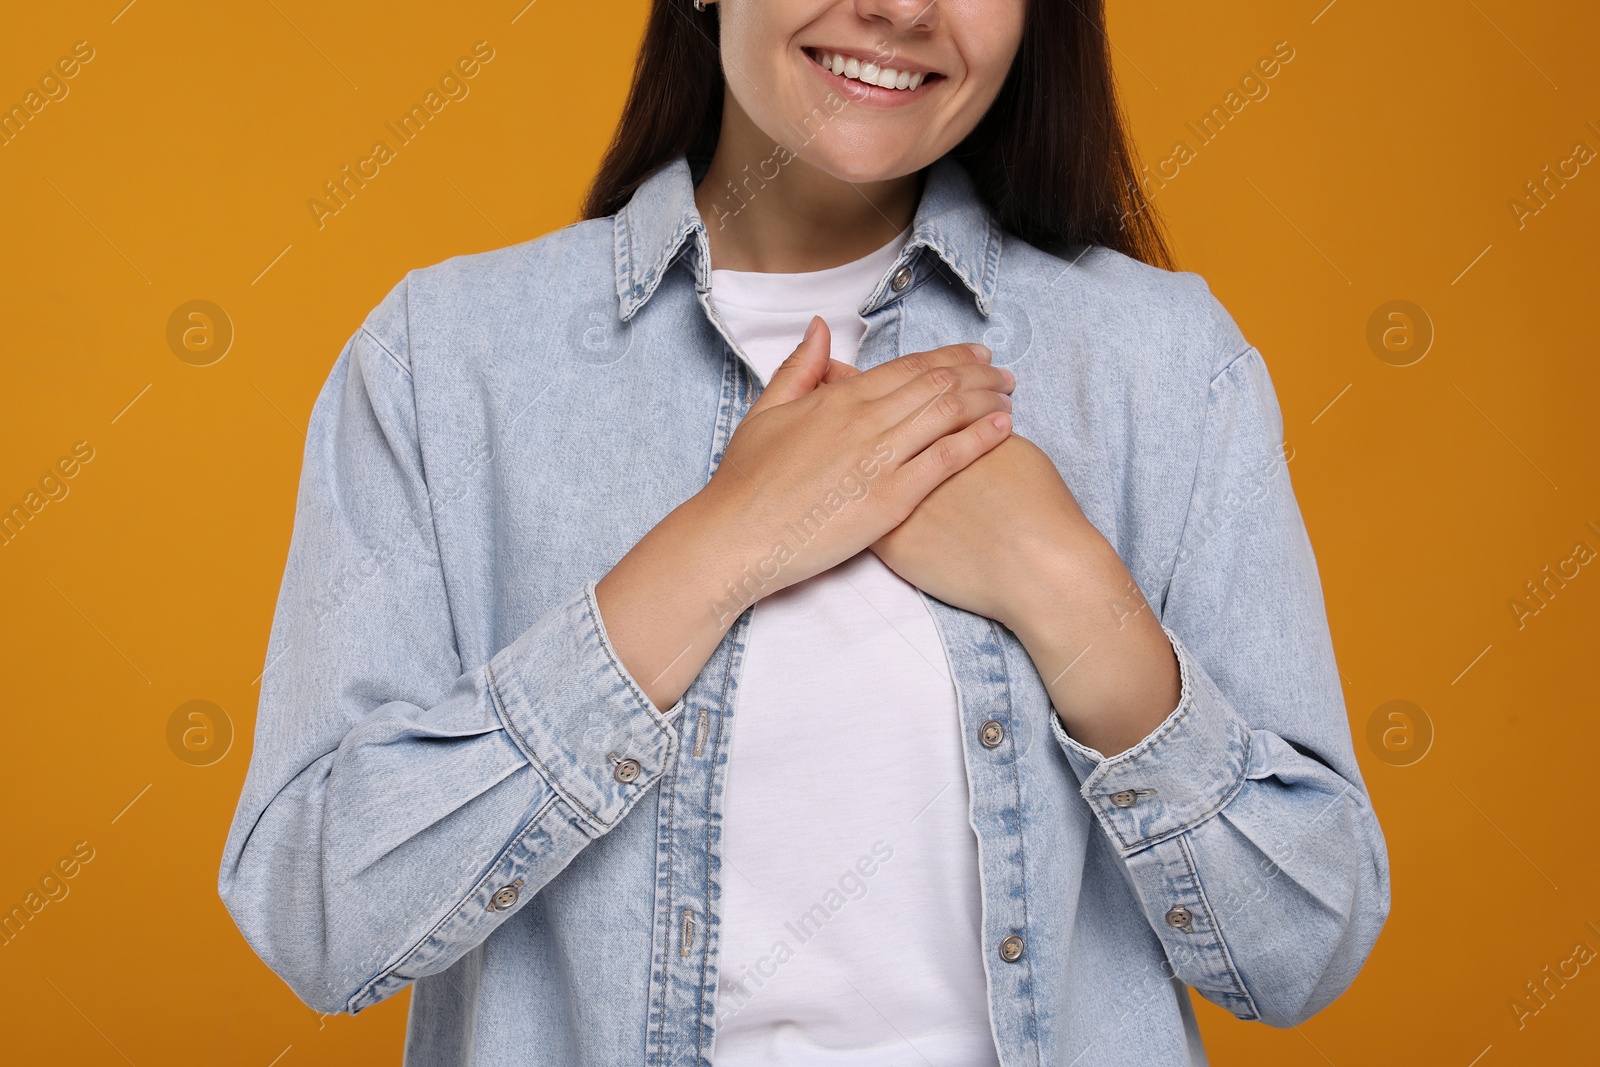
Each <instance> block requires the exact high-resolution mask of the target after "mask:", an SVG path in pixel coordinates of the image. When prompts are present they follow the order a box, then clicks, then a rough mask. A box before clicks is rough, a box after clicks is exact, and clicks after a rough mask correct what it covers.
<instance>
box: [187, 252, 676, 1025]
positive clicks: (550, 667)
mask: <svg viewBox="0 0 1600 1067" xmlns="http://www.w3.org/2000/svg"><path fill="white" fill-rule="evenodd" d="M405 289H406V283H405V282H402V283H401V284H400V285H398V286H396V288H395V290H394V291H392V292H391V293H390V294H389V296H388V297H387V298H386V299H385V300H384V302H383V303H382V304H380V305H379V307H378V308H377V309H375V310H374V312H373V313H372V315H370V316H369V317H368V320H367V322H366V323H364V324H363V326H362V327H361V329H359V330H358V331H357V332H356V333H355V334H354V335H353V336H352V337H351V338H350V340H349V342H348V343H347V344H346V345H345V347H344V349H343V350H342V351H341V353H340V354H339V356H338V358H337V360H336V361H335V363H334V365H333V368H332V371H331V373H330V374H329V376H328V378H327V381H326V383H325V385H324V386H323V388H322V390H321V392H320V394H319V395H318V397H317V400H316V403H315V405H314V407H313V409H312V413H311V418H310V425H309V429H308V432H307V439H306V447H305V454H304V463H303V467H302V470H301V475H300V483H299V491H298V500H297V505H296V511H295V517H294V527H293V532H292V534H291V538H290V544H289V553H288V560H287V563H286V565H285V569H284V576H283V582H282V585H281V587H280V590H279V594H278V601H277V606H276V611H275V614H274V616H273V621H272V627H271V633H270V636H269V639H268V648H267V660H266V670H265V673H264V674H263V676H262V679H261V696H260V703H259V707H258V711H257V717H256V726H255V747H254V750H253V752H252V754H251V759H250V766H249V770H248V772H247V773H246V776H245V781H244V784H243V788H242V792H241V795H240V799H239V803H238V807H237V810H236V812H235V814H234V818H233V823H232V825H231V827H230V829H229V832H228V837H227V841H226V844H225V847H224V852H223V856H222V865H221V870H220V873H219V877H218V889H219V892H220V894H221V896H222V900H223V902H224V904H225V905H226V907H227V909H228V912H229V914H230V915H232V917H233V919H234V922H235V923H236V924H237V925H238V927H239V930H240V932H241V933H242V934H243V935H244V937H245V939H246V941H248V942H249V944H250V945H251V947H252V948H253V949H254V950H255V951H256V953H257V954H258V955H259V956H260V957H261V959H262V960H263V961H264V962H265V963H266V964H267V965H268V966H269V967H270V968H272V970H273V971H275V972H276V973H277V974H278V975H279V976H280V977H282V978H283V979H284V981H285V982H287V983H288V985H289V986H290V988H291V989H292V990H293V991H294V992H295V994H296V995H297V996H299V997H300V999H301V1000H303V1001H304V1002H305V1003H306V1004H308V1005H309V1006H311V1007H312V1008H314V1009H316V1010H318V1011H323V1012H329V1013H333V1012H349V1013H352V1014H353V1013H355V1012H358V1011H360V1010H362V1009H363V1008H366V1007H368V1006H370V1005H372V1004H375V1003H377V1002H378V1001H380V1000H383V999H384V998H386V997H388V996H390V995H392V994H393V993H395V992H397V991H398V990H399V989H401V988H402V987H404V986H405V985H406V984H408V983H409V982H411V981H413V980H415V979H417V978H420V977H422V976H423V975H427V974H432V973H435V972H437V971H441V970H443V969H444V968H446V967H448V966H449V965H450V964H452V963H453V962H455V961H456V960H457V959H459V958H460V957H461V956H462V955H463V954H464V953H466V952H467V951H468V950H470V949H471V948H473V947H474V946H476V945H478V944H480V943H481V942H482V941H483V940H484V939H485V938H486V937H488V936H489V935H490V934H492V933H493V932H494V931H495V930H496V929H497V928H498V927H499V926H500V924H501V923H504V922H505V921H506V919H507V917H508V916H510V915H511V914H512V913H514V912H515V911H517V910H518V909H519V908H521V907H523V906H524V905H526V904H527V902H528V901H529V900H530V899H532V898H533V896H534V895H535V894H536V893H537V892H538V891H539V890H540V889H541V888H542V887H543V886H544V885H545V884H546V883H547V882H549V881H550V879H551V878H552V877H554V876H555V875H556V874H557V873H558V872H559V871H561V870H562V869H563V868H564V867H565V866H566V865H567V864H568V863H569V862H570V861H571V860H572V859H573V857H574V856H575V855H576V854H577V853H578V852H579V851H580V850H581V849H583V848H584V847H585V846H586V845H587V844H588V843H590V842H591V841H593V840H595V839H597V838H598V837H600V836H601V835H603V834H605V833H606V832H607V831H608V830H609V829H611V828H612V827H613V826H615V825H616V824H617V822H618V820H620V819H621V818H623V817H624V816H625V815H626V814H627V813H628V811H629V810H630V809H631V808H632V807H633V806H634V804H636V803H637V802H638V800H639V798H640V797H641V796H642V795H644V793H645V791H646V790H648V789H649V788H650V787H651V786H652V785H654V784H655V783H656V782H657V781H658V780H659V778H660V777H661V774H662V771H663V769H664V768H665V767H666V766H668V765H669V764H670V762H671V759H672V757H673V754H674V751H675V744H676V734H675V732H674V728H673V727H674V720H675V719H676V717H677V716H678V715H679V714H680V713H681V711H682V707H683V705H682V702H681V701H680V703H679V704H677V705H675V706H674V707H673V708H672V709H670V710H669V711H667V712H666V713H664V714H663V713H661V712H660V711H658V710H657V709H656V707H655V706H654V705H653V704H652V703H651V702H650V700H649V699H648V698H647V697H646V696H645V694H644V692H643V690H642V689H641V687H640V686H639V684H638V683H637V681H636V680H635V679H634V678H632V677H631V676H630V675H629V674H628V672H627V671H626V670H625V669H624V668H623V666H622V664H621V662H620V660H619V659H618V657H617V655H616V652H615V649H614V648H613V647H612V645H611V642H610V639H609V638H608V636H607V635H606V632H605V629H604V627H603V625H602V623H601V618H600V613H599V610H598V607H597V605H596V602H595V596H594V585H595V583H594V582H593V581H589V582H586V583H585V584H584V585H583V586H582V587H579V588H574V589H572V590H571V592H570V593H568V594H567V595H566V596H565V597H564V598H563V599H561V600H560V601H559V602H557V603H554V604H552V605H550V606H549V608H548V610H547V611H546V612H545V613H544V614H543V615H542V616H541V617H539V618H537V619H535V620H533V621H532V623H531V624H530V625H529V626H528V627H527V629H526V630H524V631H523V632H521V633H520V634H519V635H518V636H517V637H516V638H515V639H514V640H512V641H511V642H510V643H509V644H507V645H506V646H505V647H504V648H502V649H500V650H499V651H498V652H496V653H495V654H494V655H493V656H492V657H491V658H490V659H489V660H488V662H484V663H464V662H462V658H461V656H460V654H459V651H458V645H457V641H456V637H455V631H454V628H453V624H452V620H451V607H450V601H449V599H448V597H447V595H446V586H447V582H446V578H447V576H446V574H445V573H444V572H443V571H442V569H441V563H440V554H439V551H438V545H437V541H436V532H435V525H434V522H433V508H434V506H435V501H436V500H437V499H438V497H437V496H436V494H434V493H431V492H430V488H429V482H428V478H427V477H426V474H425V471H424V462H423V456H424V449H423V448H422V446H421V443H420V441H419V436H418V424H417V418H416V405H415V400H414V395H413V378H412V374H411V370H410V365H409V362H408V355H407V346H406V329H405V313H404V312H405ZM625 761H634V762H636V763H637V764H638V767H637V769H636V770H635V768H634V767H632V766H631V765H630V766H628V767H626V768H625V769H624V770H623V771H622V772H621V773H619V772H618V767H619V765H621V764H623V763H624V762H625Z"/></svg>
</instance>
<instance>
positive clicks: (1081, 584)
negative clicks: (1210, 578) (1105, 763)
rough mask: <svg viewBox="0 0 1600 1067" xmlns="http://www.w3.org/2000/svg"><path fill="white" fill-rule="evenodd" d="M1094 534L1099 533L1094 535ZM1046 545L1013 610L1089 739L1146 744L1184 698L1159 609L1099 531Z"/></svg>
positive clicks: (1080, 736) (1062, 706) (1101, 743)
mask: <svg viewBox="0 0 1600 1067" xmlns="http://www.w3.org/2000/svg"><path fill="white" fill-rule="evenodd" d="M1091 535H1092V536H1091ZM1075 543H1076V547H1075V548H1074V549H1072V550H1071V551H1068V552H1062V551H1061V550H1059V549H1052V550H1051V551H1048V552H1045V551H1041V552H1039V553H1037V562H1036V564H1035V565H1033V566H1030V567H1028V568H1027V571H1028V573H1029V574H1030V575H1031V576H1032V580H1031V581H1030V582H1029V584H1028V586H1027V588H1026V589H1025V590H1020V591H1019V592H1018V593H1017V594H1016V596H1014V597H1013V598H1012V600H1011V603H1013V604H1014V605H1015V610H1014V611H1013V612H1012V613H1011V614H1009V616H1008V618H1007V619H1005V620H1003V621H1004V622H1005V623H1006V625H1007V627H1008V628H1009V629H1011V631H1012V632H1013V633H1015V634H1016V635H1017V639H1018V640H1019V641H1020V642H1021V643H1022V646H1023V648H1024V649H1026V650H1027V652H1028V656H1029V657H1030V658H1031V659H1032V660H1033V663H1034V667H1035V668H1036V669H1037V670H1038V672H1039V677H1040V678H1041V679H1043V680H1044V683H1045V688H1046V689H1047V690H1048V691H1049V693H1050V703H1051V704H1052V705H1053V706H1054V708H1055V710H1056V714H1057V715H1058V716H1059V718H1060V720H1061V724H1062V725H1063V726H1064V727H1065V728H1066V731H1067V733H1068V734H1069V735H1071V737H1072V738H1073V739H1074V740H1075V741H1077V742H1078V743H1079V744H1081V745H1084V746H1085V747H1087V748H1091V749H1095V750H1096V751H1098V752H1101V753H1103V754H1104V755H1106V756H1108V757H1109V756H1115V755H1117V754H1118V753H1121V752H1125V751H1126V750H1128V749H1129V748H1132V747H1133V746H1134V745H1136V744H1137V743H1138V742H1139V741H1140V739H1141V738H1143V737H1145V736H1146V735H1148V734H1149V733H1150V732H1151V731H1152V730H1154V729H1155V728H1156V727H1157V726H1159V725H1161V723H1162V721H1163V720H1164V719H1166V717H1167V716H1168V715H1170V714H1171V713H1172V711H1173V709H1174V708H1176V707H1177V706H1178V697H1179V694H1180V691H1181V689H1180V684H1179V675H1178V661H1177V657H1176V656H1175V655H1174V654H1173V650H1172V645H1171V643H1170V642H1169V641H1168V640H1167V636H1166V633H1165V632H1164V631H1163V630H1162V629H1161V623H1160V621H1159V620H1158V619H1157V618H1156V616H1155V612H1154V611H1153V610H1152V609H1151V608H1150V605H1149V604H1148V603H1147V602H1146V601H1145V599H1144V596H1143V595H1142V594H1141V593H1140V592H1139V588H1138V585H1137V584H1136V583H1135V582H1134V581H1133V578H1132V577H1131V576H1130V575H1129V573H1128V570H1127V568H1126V567H1125V566H1124V565H1123V563H1122V560H1121V559H1120V558H1118V556H1117V554H1116V552H1115V551H1114V550H1113V549H1112V548H1111V546H1110V545H1109V544H1108V543H1107V542H1106V541H1105V539H1104V538H1102V537H1101V536H1100V535H1099V534H1098V533H1097V532H1095V531H1093V530H1090V531H1087V532H1085V533H1084V534H1083V535H1081V536H1079V537H1077V538H1076V539H1075Z"/></svg>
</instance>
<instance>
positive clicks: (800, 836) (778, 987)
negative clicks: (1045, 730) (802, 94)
mask: <svg viewBox="0 0 1600 1067" xmlns="http://www.w3.org/2000/svg"><path fill="white" fill-rule="evenodd" d="M910 233H911V231H910V229H909V228H907V229H906V230H904V231H902V232H901V233H900V235H899V236H898V237H896V238H895V239H894V240H893V241H891V242H890V243H889V244H887V245H885V246H883V247H882V248H880V249H878V250H877V251H876V252H873V253H871V254H869V255H867V256H865V257H863V258H861V259H858V260H855V261H854V262H852V263H846V264H844V265H842V266H838V267H833V268H830V269H828V270H820V271H812V272H808V273H804V274H764V273H758V272H746V271H728V270H713V271H712V272H711V288H712V302H713V303H714V305H715V306H716V308H717V311H718V313H719V314H720V315H721V316H722V318H723V320H724V321H725V322H726V323H727V326H728V328H729V330H730V331H731V332H732V334H733V336H734V338H735V339H736V340H737V341H738V342H739V346H740V347H741V348H742V349H744V352H745V354H746V355H747V356H748V357H749V358H750V360H751V362H752V363H754V364H755V367H756V369H757V370H758V371H759V373H760V377H761V381H762V382H763V384H764V383H766V382H767V381H769V380H770V379H771V376H772V372H773V371H774V370H776V369H777V367H778V365H779V364H780V363H782V362H783V361H784V360H785V359H787V358H788V356H789V354H790V353H791V352H793V351H794V349H795V346H796V345H798V344H799V343H800V338H801V335H802V334H804V332H805V328H806V325H807V323H809V322H810V320H811V316H812V315H813V314H818V315H821V316H822V317H823V319H824V320H826V322H827V323H828V327H829V329H830V331H831V333H832V346H833V358H835V359H838V360H840V361H842V362H845V363H849V364H852V365H853V364H854V363H855V357H856V349H857V347H858V345H859V344H860V342H861V337H862V335H863V334H864V333H865V332H866V322H865V320H863V319H862V318H861V316H860V315H859V314H858V313H857V308H858V307H859V306H860V304H861V302H862V301H863V300H865V299H866V297H867V294H868V293H869V292H871V290H872V288H873V287H874V286H875V285H876V284H877V283H878V281H879V279H881V278H882V277H883V274H884V272H885V271H886V270H888V268H889V265H890V264H891V263H892V262H893V261H894V259H895V258H896V257H897V256H898V255H899V254H900V250H901V248H902V247H903V246H904V245H905V242H906V241H907V239H909V237H910ZM960 729H961V727H960V723H959V721H958V719H957V712H956V697H955V689H954V685H953V683H952V682H951V679H950V672H949V667H948V664H947V663H946V661H945V654H944V647H943V645H942V643H941V642H940V639H939V633H938V630H937V629H936V627H935V624H934V620H933V616H932V614H931V613H930V612H929V611H928V607H927V605H926V604H924V603H923V601H922V598H921V595H920V594H919V593H918V592H917V590H916V588H915V587H914V586H912V585H911V584H910V583H908V582H906V581H905V580H904V579H902V578H901V577H900V576H899V575H897V574H895V573H894V572H893V571H891V570H890V569H889V568H888V567H887V566H885V565H884V564H883V563H882V562H881V561H880V560H879V559H878V557H877V556H875V555H874V554H873V553H872V552H871V550H863V551H862V552H860V553H859V554H858V555H856V556H855V557H853V558H851V559H849V560H846V561H845V562H844V563H842V564H840V565H839V566H837V567H834V568H833V569H832V570H829V571H824V572H823V573H821V574H818V575H815V576H813V577H811V578H809V579H807V580H805V581H803V582H799V583H797V584H795V585H791V586H789V587H788V588H786V589H783V590H781V591H779V592H777V593H774V594H772V595H770V596H767V597H765V598H764V599H762V600H760V601H759V602H757V604H756V606H755V611H754V614H753V616H752V619H751V626H750V632H749V644H748V648H747V650H746V652H745V661H744V667H743V674H742V676H741V679H740V691H739V699H738V704H737V713H736V718H735V721H734V723H733V727H732V733H731V737H730V740H729V746H730V747H729V753H728V770H727V781H726V784H725V793H724V808H723V837H722V859H723V865H724V866H723V870H722V879H721V881H722V927H721V947H720V950H719V951H720V959H719V968H718V973H719V975H720V978H719V986H718V994H717V1009H716V1018H717V1031H716V1043H715V1046H714V1053H713V1057H712V1059H713V1062H714V1063H715V1064H716V1067H749V1065H755V1064H761V1065H763V1067H785V1065H791V1064H792V1065H806V1067H813V1065H818V1064H823V1065H828V1067H857V1065H859V1067H868V1065H871V1067H902V1065H903V1067H930V1065H931V1067H986V1065H995V1064H997V1063H998V1059H997V1057H996V1055H995V1046H994V1038H993V1036H992V1032H991V1026H990V1022H989V1007H988V1005H989V999H988V992H987V987H986V982H985V976H984V968H983V957H982V946H981V937H980V922H981V904H980V901H979V894H978V848H977V837H976V835H975V834H974V832H973V829H972V825H971V823H970V822H969V821H968V810H967V804H968V797H967V779H966V771H965V764H964V762H963V759H962V746H961V736H960Z"/></svg>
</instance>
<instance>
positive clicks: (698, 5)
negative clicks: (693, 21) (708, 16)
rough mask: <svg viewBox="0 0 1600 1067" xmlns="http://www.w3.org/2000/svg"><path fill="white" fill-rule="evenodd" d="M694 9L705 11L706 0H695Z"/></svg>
mask: <svg viewBox="0 0 1600 1067" xmlns="http://www.w3.org/2000/svg"><path fill="white" fill-rule="evenodd" d="M694 9H695V10H696V11H704V10H705V9H706V0H694Z"/></svg>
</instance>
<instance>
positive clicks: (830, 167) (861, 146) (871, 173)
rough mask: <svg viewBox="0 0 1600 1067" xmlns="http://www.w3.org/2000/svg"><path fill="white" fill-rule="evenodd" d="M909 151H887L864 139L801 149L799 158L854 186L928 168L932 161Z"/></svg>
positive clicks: (874, 141) (872, 141) (870, 139)
mask: <svg viewBox="0 0 1600 1067" xmlns="http://www.w3.org/2000/svg"><path fill="white" fill-rule="evenodd" d="M913 155H914V154H913V153H912V152H911V151H910V149H909V148H906V149H889V150H885V149H884V148H883V147H882V146H881V143H880V142H879V141H877V140H874V139H873V138H870V137H862V138H860V139H858V140H855V141H852V142H851V143H850V144H836V145H830V146H828V147H827V148H818V146H816V145H812V146H810V149H809V150H808V149H802V150H801V152H800V158H801V159H803V160H804V161H805V162H807V163H809V164H810V165H811V166H813V167H815V168H817V169H818V170H820V171H822V172H823V173H825V174H828V175H831V176H832V177H835V178H838V179H839V180H840V181H844V182H849V183H850V184H852V185H865V184H868V183H870V182H882V181H889V180H890V179H893V178H900V177H904V176H905V175H907V174H911V173H914V172H916V171H919V170H921V169H922V168H923V167H925V166H927V165H928V164H929V163H931V162H932V160H920V161H919V160H918V159H915V158H913Z"/></svg>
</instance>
